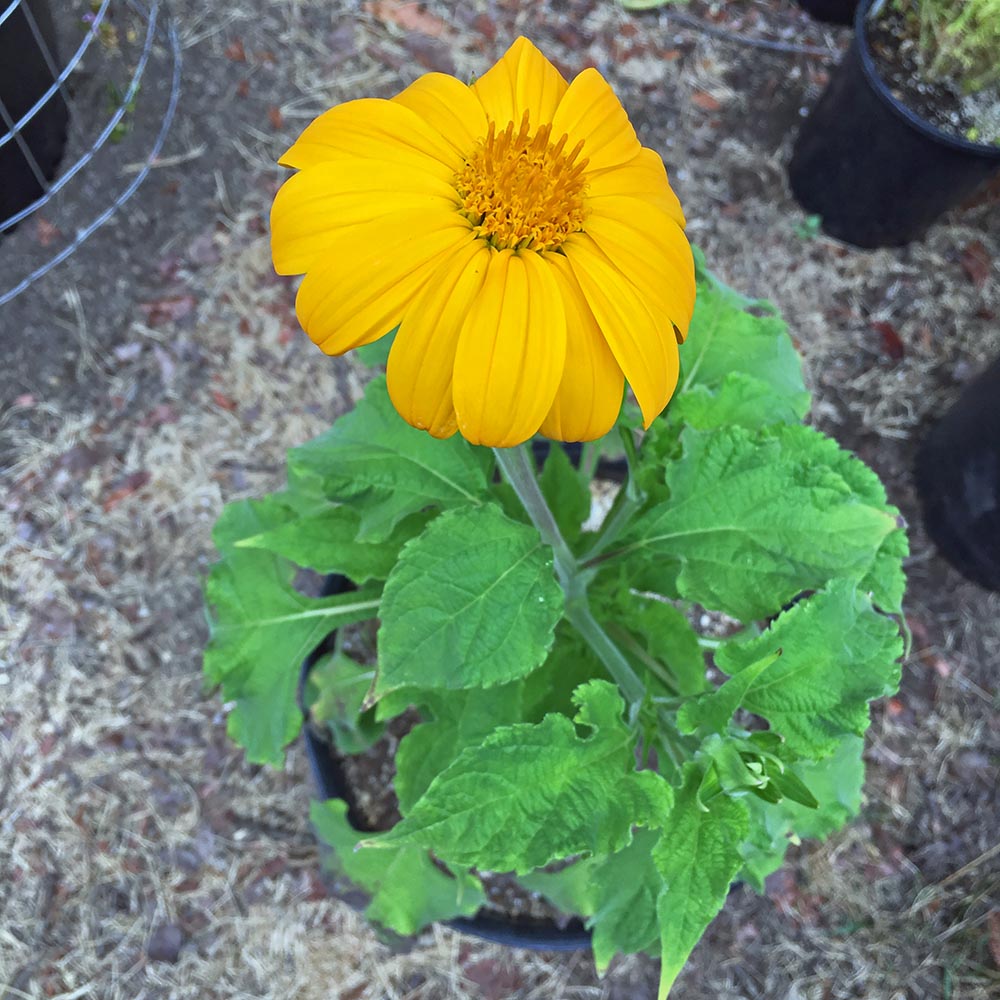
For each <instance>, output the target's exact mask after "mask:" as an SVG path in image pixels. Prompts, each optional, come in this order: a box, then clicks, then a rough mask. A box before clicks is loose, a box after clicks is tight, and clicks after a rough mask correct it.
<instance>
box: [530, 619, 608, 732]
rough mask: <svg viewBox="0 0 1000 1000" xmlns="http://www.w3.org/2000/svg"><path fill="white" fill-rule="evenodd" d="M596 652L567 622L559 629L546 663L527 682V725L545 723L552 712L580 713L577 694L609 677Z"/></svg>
mask: <svg viewBox="0 0 1000 1000" xmlns="http://www.w3.org/2000/svg"><path fill="white" fill-rule="evenodd" d="M606 677H607V672H606V670H605V667H604V665H603V664H602V663H601V661H600V660H599V659H598V658H597V657H596V656H595V655H594V651H593V650H592V649H591V648H590V646H588V645H587V643H586V642H585V641H584V640H583V638H582V637H581V636H580V633H579V632H577V631H576V629H575V628H573V627H572V626H571V625H570V624H569V623H568V622H567V621H565V620H564V621H561V622H559V624H558V625H557V626H556V637H555V642H554V643H553V644H552V649H551V650H550V651H549V655H548V657H546V660H545V662H544V663H543V664H542V665H541V666H540V667H539V668H538V669H537V670H534V671H532V672H531V673H530V674H529V675H528V676H527V677H526V678H525V679H524V681H523V684H524V715H523V717H522V719H523V721H525V722H541V721H542V718H543V717H544V716H546V715H547V714H548V713H549V712H558V713H560V714H561V715H565V716H566V717H567V718H572V717H573V716H574V715H575V714H576V706H575V704H574V702H573V692H574V691H575V690H576V689H577V688H578V687H579V686H580V685H581V684H586V683H587V681H590V680H594V679H595V678H597V679H600V678H606Z"/></svg>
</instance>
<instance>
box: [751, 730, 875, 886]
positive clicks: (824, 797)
mask: <svg viewBox="0 0 1000 1000" xmlns="http://www.w3.org/2000/svg"><path fill="white" fill-rule="evenodd" d="M863 749H864V741H863V740H862V739H861V738H860V737H858V736H845V737H844V738H843V739H842V740H841V741H840V743H839V745H838V746H837V749H836V750H835V751H834V753H833V754H832V755H831V756H829V757H827V758H826V759H825V760H821V761H799V762H797V763H795V764H793V765H790V766H789V768H788V770H787V771H786V774H787V773H794V774H795V775H796V777H797V778H798V779H799V780H800V781H801V783H802V784H803V785H804V786H805V787H807V788H808V789H809V791H810V792H811V793H812V795H813V796H814V797H815V799H816V801H817V802H818V803H819V804H818V806H817V807H816V808H814V809H812V808H807V807H805V806H802V805H799V804H797V803H795V802H793V801H791V800H789V799H783V800H782V801H781V802H778V803H776V804H774V805H771V804H768V803H766V802H761V801H760V800H759V799H756V798H753V797H752V796H751V797H750V798H748V799H746V800H745V801H746V804H747V807H748V809H749V812H750V834H749V836H748V838H747V840H746V842H745V843H744V844H743V848H742V853H743V869H742V871H741V875H740V877H741V878H743V879H744V880H746V881H747V882H749V883H750V884H751V885H752V886H753V887H754V888H755V889H756V890H757V892H763V891H764V879H765V878H767V876H768V875H770V874H771V872H773V871H776V870H777V869H778V868H779V867H780V866H781V863H782V861H783V860H784V857H785V851H786V850H787V849H788V844H789V839H790V837H792V836H797V837H817V838H824V837H826V836H828V835H829V834H831V833H833V832H834V831H835V830H839V829H840V828H841V827H842V826H843V825H844V823H846V822H847V820H849V819H851V818H852V817H854V816H856V815H857V814H858V811H859V809H860V808H861V787H862V785H863V784H864V776H865V765H864V760H863V759H862V756H861V754H862V751H863Z"/></svg>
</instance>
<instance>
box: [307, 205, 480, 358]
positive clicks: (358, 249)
mask: <svg viewBox="0 0 1000 1000" xmlns="http://www.w3.org/2000/svg"><path fill="white" fill-rule="evenodd" d="M445 218H446V219H447V220H448V221H445V222H442V218H441V214H440V213H439V212H433V213H426V212H425V213H423V214H422V215H413V216H411V217H409V218H408V219H406V221H405V223H403V224H401V225H387V224H386V222H385V221H379V222H377V223H372V224H370V225H368V226H359V227H356V228H354V229H349V230H345V231H343V232H341V233H338V234H336V236H334V237H332V238H331V240H330V245H329V247H328V250H327V253H328V256H327V257H326V259H325V260H324V262H323V264H321V265H320V266H319V267H317V268H315V269H313V270H311V271H310V272H309V273H308V274H307V275H306V277H305V279H304V280H303V282H302V285H301V286H300V288H299V294H298V296H297V297H296V300H295V311H296V313H297V314H298V317H299V322H300V323H301V324H302V327H303V329H304V330H305V331H306V333H308V334H309V336H310V337H311V338H312V339H313V340H314V341H315V342H316V343H317V344H318V345H319V347H320V349H321V350H323V351H324V352H325V353H326V354H343V353H344V352H345V351H349V350H351V349H352V348H355V347H360V346H361V345H362V344H369V343H371V342H372V341H373V340H378V338H379V337H381V336H384V335H385V334H387V333H388V332H389V331H390V330H392V329H393V328H394V327H395V326H397V325H398V323H399V322H400V320H401V319H402V318H403V313H404V311H405V309H406V306H407V304H408V303H409V301H410V299H411V298H412V297H413V296H414V295H416V294H417V292H419V291H420V289H421V288H422V287H423V286H424V284H426V282H427V281H429V280H430V279H432V278H433V276H434V274H435V272H436V270H437V268H438V266H439V265H440V263H441V262H442V260H444V259H445V258H446V257H447V255H448V253H449V252H450V251H452V250H454V249H455V248H456V247H457V246H459V245H460V244H462V243H464V242H471V241H472V240H473V239H474V237H473V236H472V232H471V230H470V229H469V226H468V223H466V222H465V220H463V219H462V218H461V216H459V215H458V214H457V213H455V215H454V219H455V221H454V222H452V221H450V218H449V217H447V216H446V217H445Z"/></svg>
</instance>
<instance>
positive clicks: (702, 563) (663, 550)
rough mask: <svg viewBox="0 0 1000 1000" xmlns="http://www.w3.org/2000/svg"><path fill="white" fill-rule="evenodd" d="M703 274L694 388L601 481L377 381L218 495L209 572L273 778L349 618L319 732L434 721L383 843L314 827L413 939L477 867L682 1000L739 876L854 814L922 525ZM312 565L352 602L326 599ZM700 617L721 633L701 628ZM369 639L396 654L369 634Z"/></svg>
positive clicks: (597, 447)
mask: <svg viewBox="0 0 1000 1000" xmlns="http://www.w3.org/2000/svg"><path fill="white" fill-rule="evenodd" d="M696 261H697V265H698V272H699V274H698V283H699V291H698V300H697V305H696V308H695V315H694V320H693V322H692V325H691V332H690V336H689V338H688V340H687V342H686V344H685V345H684V348H683V351H682V368H681V374H680V381H679V384H678V388H677V392H676V395H675V397H674V399H673V401H672V403H671V405H670V408H669V410H668V411H667V413H666V415H665V416H664V417H663V418H662V419H659V420H657V421H655V422H654V424H653V426H652V427H651V428H649V430H648V431H646V432H645V433H644V434H640V433H639V432H638V430H637V428H636V424H637V422H638V415H637V414H636V413H635V411H634V408H633V407H631V406H629V405H626V406H625V408H624V409H623V413H622V417H621V419H620V421H619V424H620V428H621V432H622V433H621V436H620V438H619V436H618V435H617V434H616V435H611V436H610V439H609V440H607V441H603V442H595V443H591V444H589V445H588V446H587V447H586V449H585V451H584V455H583V458H582V460H581V463H580V468H576V467H574V465H573V464H572V463H571V462H570V461H569V459H568V458H567V456H566V453H565V452H564V451H563V450H562V449H561V448H560V447H559V446H558V445H555V444H551V445H550V446H549V450H548V455H547V457H546V458H545V461H544V464H543V467H542V469H541V471H540V473H538V472H537V470H536V469H535V468H534V465H533V463H532V459H531V457H530V455H528V454H526V453H525V452H523V451H522V452H519V453H517V454H518V455H519V456H520V459H521V460H522V461H523V464H522V465H521V466H517V465H516V464H512V463H515V462H516V459H515V458H513V457H511V456H512V455H514V454H515V453H514V451H513V450H512V449H511V450H507V451H506V452H504V451H498V453H497V454H494V453H493V452H491V451H490V450H488V449H484V448H476V447H473V446H472V445H469V444H468V443H467V442H466V441H465V440H464V439H463V438H461V437H459V436H457V435H456V436H455V437H453V438H451V439H450V440H448V441H436V440H434V439H432V438H431V437H430V436H428V435H427V434H425V433H423V432H421V431H418V430H415V429H414V428H412V427H410V426H409V425H407V424H406V423H404V422H403V420H402V419H401V418H400V417H399V416H398V415H397V414H396V413H395V411H394V410H393V408H392V405H391V403H390V401H389V397H388V393H387V390H386V382H385V379H384V378H376V379H373V380H372V381H371V382H370V383H369V385H368V387H367V390H366V392H365V396H364V398H363V399H361V400H359V401H358V403H357V405H356V407H355V408H354V409H353V410H352V411H351V413H350V414H348V415H347V416H345V417H343V418H342V419H340V420H338V421H337V423H336V424H335V426H334V427H333V428H332V429H331V430H329V431H328V432H327V433H325V434H323V435H322V436H321V437H319V438H317V439H315V440H314V441H311V442H309V443H307V444H305V445H303V446H302V447H300V448H296V449H294V450H293V451H292V453H291V454H290V456H289V477H288V478H289V481H288V488H287V489H286V490H285V491H283V492H281V493H276V494H272V495H271V496H268V497H264V498H262V499H259V500H244V501H241V502H239V503H234V504H230V505H229V506H228V507H227V508H226V510H225V511H224V512H223V515H222V517H221V518H220V519H219V522H218V524H217V525H216V529H215V533H214V540H215V543H216V546H217V548H218V549H219V553H220V560H219V562H218V563H216V565H215V566H214V567H213V568H212V570H211V572H210V574H209V577H208V580H207V582H206V597H207V600H208V604H209V621H210V626H211V641H210V644H209V647H208V649H207V651H206V656H205V672H206V677H207V679H208V680H209V682H210V683H212V684H214V685H218V686H219V687H220V688H221V690H222V694H223V697H224V699H225V700H226V701H227V702H228V703H229V704H230V709H229V713H228V726H229V732H230V734H231V735H232V736H233V738H234V739H235V740H237V741H238V742H239V743H240V744H241V745H243V746H244V747H245V748H246V752H247V757H248V758H249V759H250V760H251V761H255V762H260V763H268V764H272V765H278V766H280V765H281V764H282V761H283V758H284V747H285V746H286V745H287V743H288V742H289V741H290V740H292V739H293V738H294V737H295V736H296V735H297V733H298V731H299V729H300V727H301V725H302V713H301V710H300V708H299V705H298V704H297V688H298V682H299V674H300V669H301V664H302V661H303V659H304V658H305V657H306V656H307V655H308V654H309V652H310V651H311V650H312V649H313V648H314V647H315V646H316V645H317V643H319V642H320V641H321V640H322V639H323V638H324V637H325V636H327V635H328V634H329V633H330V632H331V631H337V638H336V642H335V643H334V648H333V649H332V650H329V651H328V652H327V653H326V654H325V655H324V656H322V657H321V658H319V660H318V662H317V663H316V664H315V667H314V669H313V671H312V674H311V676H310V678H309V681H308V683H307V684H306V685H305V696H306V699H307V702H308V705H309V716H310V723H311V725H313V726H314V727H318V728H320V729H321V730H322V731H324V732H326V733H327V734H328V735H329V737H330V740H331V742H333V743H334V744H335V745H336V747H337V750H338V751H339V752H340V753H341V754H345V755H350V754H360V753H363V752H364V751H365V750H366V749H367V748H368V747H370V746H371V744H372V743H373V742H374V741H375V740H377V739H379V737H380V736H381V735H382V733H383V731H384V728H385V724H386V723H387V722H388V721H389V720H391V719H394V718H396V717H398V716H399V715H401V714H402V713H404V712H409V713H411V716H412V714H413V713H415V714H416V715H417V716H418V717H419V722H418V723H417V724H416V725H413V726H412V727H411V728H410V729H409V730H408V732H407V733H406V735H405V736H404V737H403V738H402V739H401V740H400V741H399V745H398V749H397V750H396V753H395V778H394V788H395V791H396V797H397V801H398V806H399V812H400V815H401V817H402V818H401V820H400V821H399V822H398V823H397V824H396V825H395V826H394V827H393V828H392V829H391V830H383V831H380V832H378V833H371V834H362V833H359V832H358V831H357V830H355V829H354V828H353V827H352V826H351V824H350V823H349V822H348V820H347V816H346V807H345V805H344V803H343V802H339V801H329V802H322V803H316V804H315V805H314V808H313V812H312V818H313V823H314V825H315V827H316V829H317V831H318V833H319V835H320V837H321V838H322V839H323V840H324V841H325V842H326V843H327V844H328V845H329V847H330V848H331V853H330V857H329V859H328V865H329V867H330V868H331V869H332V870H333V873H334V875H335V876H336V877H337V878H338V879H340V880H343V881H345V882H347V883H349V884H351V885H352V886H356V887H358V888H360V889H362V890H363V891H364V893H365V895H366V896H367V898H368V900H369V903H368V908H367V911H366V912H367V914H368V917H369V918H370V919H371V920H372V921H373V922H375V923H377V924H379V925H381V926H383V927H385V928H388V929H389V930H391V931H394V932H396V933H398V934H407V935H408V934H413V933H415V932H416V931H418V930H419V929H420V928H421V927H423V926H425V925H426V924H427V923H429V922H432V921H435V920H443V919H447V918H449V917H454V916H458V915H468V914H471V913H474V912H475V911H476V910H477V909H478V908H479V907H480V906H482V905H483V903H484V901H485V899H486V895H485V892H484V888H483V885H482V882H481V880H480V873H483V872H489V871H494V872H496V871H500V872H511V873H513V875H512V877H516V879H517V881H518V882H519V884H520V885H521V886H522V887H523V888H524V889H526V890H528V891H532V892H539V893H541V894H542V895H544V896H545V897H546V898H547V899H548V900H549V901H550V902H552V903H553V904H554V905H555V906H557V907H559V908H561V909H565V910H567V911H571V912H574V913H577V914H579V915H580V916H581V917H583V918H584V919H585V920H586V921H587V925H588V926H589V928H590V929H591V932H592V938H593V948H594V959H595V963H596V965H597V968H598V970H600V971H601V972H603V971H604V970H605V969H606V968H607V966H608V963H609V962H610V961H611V959H612V958H613V957H614V955H615V954H617V953H634V952H640V951H649V952H652V953H654V954H658V955H659V956H660V958H661V961H662V980H661V987H660V993H659V996H660V1000H664V998H666V997H667V994H668V993H669V992H670V989H671V987H672V985H673V983H674V980H675V979H676V977H677V976H678V974H679V973H680V971H681V969H682V968H683V966H684V963H685V962H686V960H687V957H688V955H689V954H690V952H691V950H692V949H693V948H694V946H695V945H696V944H697V942H698V940H699V938H700V937H701V934H702V933H703V931H704V929H705V927H706V926H707V925H708V923H709V922H710V921H711V920H712V919H713V918H714V916H715V914H716V913H717V912H718V911H719V909H720V908H721V907H722V906H723V904H724V903H725V900H726V896H727V894H728V892H729V888H730V885H731V884H732V882H733V880H735V879H740V880H742V881H744V882H746V883H748V884H750V885H752V886H754V887H755V888H757V889H761V888H762V887H763V882H764V879H765V878H766V877H767V875H768V874H769V873H771V872H772V871H774V870H775V869H776V868H777V867H778V866H779V865H780V864H781V863H782V860H783V858H784V854H785V851H786V849H787V847H788V845H789V844H790V843H795V842H796V841H797V840H798V839H799V838H802V837H823V836H826V835H828V834H829V833H831V832H832V831H833V830H835V829H837V827H839V826H840V825H842V824H843V823H844V822H845V821H846V820H847V819H849V818H850V817H851V816H853V815H855V814H856V813H857V811H858V809H859V806H860V803H861V787H862V782H863V778H864V763H863V760H862V756H861V752H862V749H863V736H864V733H865V731H866V729H867V728H868V724H869V704H870V702H871V701H872V700H873V699H876V698H880V697H884V696H885V695H887V694H889V693H891V692H893V691H895V690H896V688H897V687H898V684H899V662H898V661H899V657H900V655H901V653H902V650H903V638H902V636H901V635H900V621H901V613H902V600H903V591H904V586H905V579H904V576H903V571H902V559H903V557H904V556H905V555H906V553H907V541H906V535H905V533H904V530H903V524H902V521H901V519H900V517H899V513H898V511H897V510H896V509H895V508H894V507H892V506H891V505H890V504H889V503H888V501H887V498H886V495H885V491H884V489H883V487H882V484H881V483H880V482H879V480H878V477H877V476H876V475H875V473H874V472H872V471H871V470H870V469H868V468H867V467H866V466H865V465H863V464H862V463H861V462H860V461H858V459H856V458H855V457H853V456H852V455H850V454H849V453H847V452H845V451H843V450H842V449H841V448H840V447H839V446H838V445H837V444H836V442H835V441H833V440H831V439H830V438H828V437H825V436H824V435H823V434H821V433H820V432H819V431H817V430H815V429H814V428H811V427H809V426H806V425H804V424H803V419H804V417H805V415H806V413H807V411H808V408H809V393H808V392H807V391H806V388H805V385H804V383H803V378H802V365H801V360H800V359H799V357H798V355H797V353H796V351H795V348H794V345H793V342H792V339H791V337H790V336H789V334H788V330H787V328H786V326H785V324H784V322H783V321H782V319H781V317H780V316H779V315H777V313H776V311H775V309H774V307H773V306H772V305H770V304H769V303H767V302H762V301H751V300H748V299H745V298H743V297H742V296H740V295H738V294H737V293H735V292H734V291H732V290H731V289H729V288H727V287H726V286H724V285H723V284H721V282H719V281H718V280H717V279H715V278H714V277H713V276H712V275H711V274H710V273H709V272H708V271H707V270H706V269H705V267H704V261H703V260H702V258H701V256H700V254H696ZM622 448H624V451H625V453H626V456H627V461H626V464H627V476H626V481H625V483H624V485H623V487H622V489H621V491H620V492H619V494H618V497H617V498H616V500H615V502H614V504H613V506H612V508H611V510H610V511H609V512H608V514H607V516H606V517H605V519H604V521H603V523H602V524H601V526H600V527H599V528H598V529H597V530H592V527H591V525H590V522H589V518H588V515H589V513H590V510H591V502H592V498H591V490H590V483H589V478H590V474H589V470H593V469H594V467H595V466H596V465H597V463H598V460H599V458H600V457H601V455H602V454H605V455H607V454H608V453H610V452H612V451H618V452H620V450H621V449H622ZM497 466H499V469H498V468H497ZM519 469H520V470H521V471H518V470H519ZM499 472H502V473H503V474H504V476H505V477H506V480H507V481H503V480H501V478H500V476H499V475H498V473H499ZM522 475H523V476H526V477H527V480H528V481H530V483H531V488H530V489H529V488H528V487H526V486H525V480H524V479H522V478H519V477H521V476H522ZM531 489H534V490H536V491H537V493H536V495H534V500H533V501H532V502H534V503H535V508H534V514H531V515H529V508H530V506H531V504H530V503H529V502H526V501H525V500H524V497H525V496H526V495H527V496H529V497H531V496H532V494H531V492H530V490H531ZM538 504H541V505H542V506H543V507H544V508H545V510H546V512H547V513H548V514H549V516H550V518H551V521H552V522H553V524H552V525H548V526H547V527H546V528H545V529H544V530H543V528H542V526H541V525H540V524H539V521H538V520H537V519H536V517H537V512H538V509H539V508H538ZM298 568H306V569H311V570H313V571H315V572H319V573H336V574H341V575H343V576H345V577H348V578H349V579H350V580H351V581H352V582H353V584H354V586H355V589H353V590H350V591H349V592H347V593H340V594H336V595H329V596H324V597H312V596H309V595H307V594H305V593H303V592H302V591H301V590H300V589H298V588H297V586H296V582H297V578H298V577H297V572H298ZM705 611H711V612H715V613H718V614H721V615H724V616H726V617H727V619H728V622H729V627H728V628H727V629H726V630H725V631H726V634H724V635H722V636H705V635H701V634H699V632H698V631H697V630H696V629H695V628H694V627H693V626H692V624H691V623H692V621H696V620H699V619H700V618H701V616H702V615H703V614H704V612H705ZM363 621H377V622H378V636H377V655H376V656H375V657H374V659H375V660H376V662H374V663H371V662H359V660H360V659H365V658H364V657H357V658H354V657H352V656H351V652H352V650H351V648H350V645H349V644H345V638H344V635H345V629H344V626H348V625H351V624H352V623H359V622H363ZM369 659H371V657H369ZM710 668H711V669H710Z"/></svg>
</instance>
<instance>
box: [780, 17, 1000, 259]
mask: <svg viewBox="0 0 1000 1000" xmlns="http://www.w3.org/2000/svg"><path fill="white" fill-rule="evenodd" d="M998 52H1000V3H998V2H997V0H888V2H886V0H863V2H862V3H861V4H860V5H859V7H858V12H857V16H856V22H855V32H854V39H853V41H852V43H851V46H850V48H849V49H848V50H847V53H846V54H845V56H844V60H843V62H842V63H841V65H840V67H839V68H838V69H837V71H836V73H835V74H834V75H833V77H832V79H831V80H830V83H829V85H828V86H827V89H826V91H825V92H824V94H823V96H822V97H821V98H820V100H819V103H818V104H817V105H816V107H815V108H814V109H813V110H812V112H811V113H810V115H809V117H808V118H807V119H806V121H805V122H804V123H803V126H802V129H801V131H800V132H799V135H798V137H797V139H796V142H795V147H794V151H793V154H792V159H791V162H790V164H789V168H788V178H789V183H790V185H791V188H792V192H793V193H794V195H795V197H796V198H797V199H798V201H799V203H800V204H801V205H802V206H803V207H804V208H805V209H806V210H807V211H808V212H810V213H812V214H815V215H819V216H820V217H821V218H822V220H823V229H824V231H825V232H827V233H828V234H829V235H831V236H834V237H836V238H837V239H842V240H844V241H846V242H848V243H853V244H855V245H857V246H861V247H869V248H872V247H880V246H899V245H902V244H905V243H908V242H910V241H911V240H913V239H916V238H917V237H919V236H921V235H922V234H923V233H924V231H925V230H926V229H927V227H928V226H929V225H930V224H931V223H932V222H933V221H934V220H935V219H936V218H937V217H938V216H940V215H941V214H942V213H943V212H945V211H946V210H947V209H949V208H952V207H953V206H955V205H957V204H959V203H960V202H961V201H963V200H964V199H965V198H967V197H968V196H969V195H970V194H971V193H972V192H973V191H974V190H975V189H976V188H977V187H978V186H979V185H980V184H981V183H983V182H984V181H987V180H988V179H989V178H990V177H991V176H992V175H994V174H995V173H997V172H998V171H1000V60H998V58H997V53H998Z"/></svg>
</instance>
